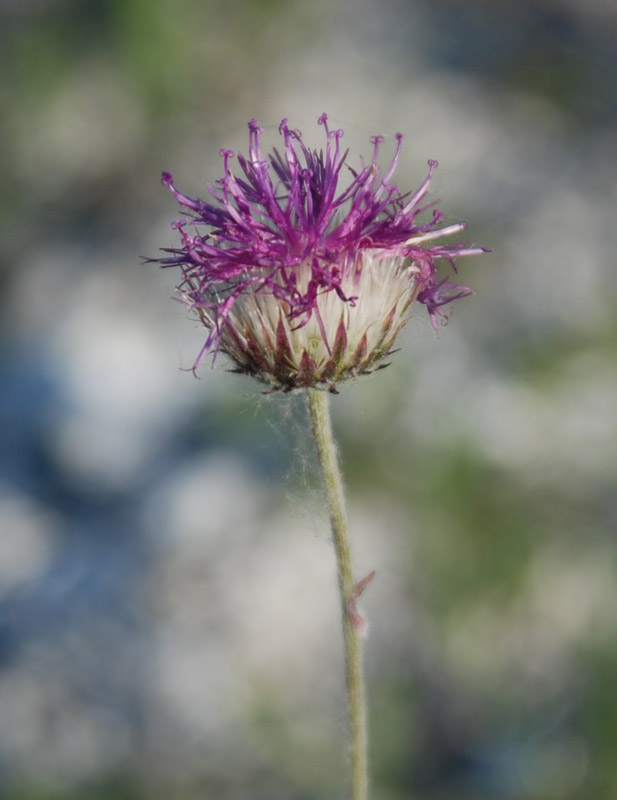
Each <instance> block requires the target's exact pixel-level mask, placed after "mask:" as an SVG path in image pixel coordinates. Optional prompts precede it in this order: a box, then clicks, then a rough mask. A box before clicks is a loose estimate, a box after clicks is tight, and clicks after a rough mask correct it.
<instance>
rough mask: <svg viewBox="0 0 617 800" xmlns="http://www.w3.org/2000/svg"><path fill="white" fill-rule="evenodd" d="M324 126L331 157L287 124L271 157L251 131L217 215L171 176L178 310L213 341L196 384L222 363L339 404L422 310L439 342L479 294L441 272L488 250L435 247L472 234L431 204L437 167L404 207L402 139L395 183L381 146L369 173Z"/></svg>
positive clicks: (228, 173) (213, 204)
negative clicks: (342, 385)
mask: <svg viewBox="0 0 617 800" xmlns="http://www.w3.org/2000/svg"><path fill="white" fill-rule="evenodd" d="M318 122H319V124H320V125H322V126H323V128H324V131H325V138H326V142H325V150H311V149H309V148H308V147H307V146H306V145H305V143H304V142H303V140H302V136H301V134H300V132H299V131H297V130H292V129H291V128H289V126H288V125H287V120H285V119H284V120H283V121H282V122H281V124H280V127H279V131H280V133H281V135H282V137H283V146H282V148H281V150H278V149H274V150H272V152H271V153H269V154H268V155H267V156H264V155H263V154H262V151H261V147H260V136H261V134H262V129H261V128H260V127H259V125H258V123H257V122H256V121H255V120H251V122H250V123H249V149H248V156H243V155H238V156H237V158H236V160H235V162H234V161H233V159H234V153H233V152H232V151H231V150H221V151H220V155H221V157H222V159H223V170H224V174H223V177H222V178H220V179H219V180H218V181H217V182H216V184H215V185H214V186H211V187H209V191H210V194H211V195H212V198H213V200H211V201H210V202H204V201H203V200H200V199H194V198H191V197H188V196H186V195H184V194H182V193H181V192H179V191H178V190H177V189H176V188H175V186H174V183H173V178H172V176H171V175H170V174H169V173H167V172H165V173H163V178H162V180H163V183H164V184H166V185H167V186H169V187H170V189H171V191H172V192H173V193H174V195H175V196H176V198H177V200H178V202H179V203H180V205H182V206H183V207H184V209H185V212H184V213H185V216H184V218H183V219H182V220H179V221H177V222H175V223H173V227H174V228H175V229H176V230H177V232H178V233H179V236H180V246H179V247H176V248H166V249H165V252H167V253H168V254H169V255H168V256H167V257H164V258H161V259H157V261H158V262H159V263H160V264H161V265H162V266H164V267H179V268H180V269H181V271H182V281H181V283H180V284H179V286H178V291H179V293H180V299H181V300H182V302H184V303H185V304H186V305H187V306H188V307H190V308H191V309H193V310H195V311H196V313H197V314H198V315H199V317H200V319H201V321H202V322H203V324H204V326H205V327H206V329H207V330H208V336H207V339H206V342H205V344H204V346H203V348H202V350H201V352H200V354H199V356H198V357H197V360H196V361H195V364H194V366H193V369H194V370H195V369H196V368H197V367H198V366H199V364H200V363H201V361H202V359H203V358H204V356H205V355H206V354H207V353H208V352H212V353H213V354H216V352H217V351H218V350H222V351H223V352H225V353H227V354H228V355H229V356H230V357H231V358H232V359H233V361H234V366H235V371H237V372H243V373H246V374H249V375H253V376H255V377H257V378H259V379H260V380H261V381H263V382H264V383H266V384H268V385H269V386H270V387H271V388H272V389H284V390H286V391H290V390H292V389H295V388H306V387H323V388H329V389H330V390H331V391H336V384H337V383H338V382H340V381H343V380H345V379H348V378H351V377H354V376H356V375H359V374H364V373H367V372H370V371H372V370H373V369H374V368H376V367H380V366H383V365H384V364H383V359H384V358H385V357H386V356H387V355H388V354H390V353H391V352H392V347H393V345H394V341H395V339H396V336H397V334H398V332H399V331H400V329H401V328H402V327H403V325H404V324H405V322H406V321H407V319H408V318H409V315H410V309H411V305H412V303H413V302H414V301H418V302H419V303H422V304H424V305H425V307H426V309H427V311H428V314H429V318H430V321H431V324H432V325H433V327H434V328H435V329H436V327H437V321H438V319H439V318H441V320H442V321H445V320H446V319H447V316H446V314H445V313H444V306H445V305H447V304H448V303H451V302H452V301H453V300H456V299H458V298H460V297H464V296H466V295H469V294H471V290H470V289H469V288H468V287H466V286H462V285H460V284H458V283H454V282H452V281H451V280H450V279H449V278H448V277H441V276H438V268H439V266H440V265H441V264H443V263H446V264H449V265H450V266H451V267H452V268H453V269H454V270H455V271H456V265H455V259H456V258H457V257H459V256H468V255H476V254H479V253H482V252H484V251H485V248H481V247H467V246H465V245H464V244H460V243H457V244H436V240H438V239H441V238H443V237H447V236H451V235H452V234H455V233H458V232H460V231H462V230H464V228H465V227H466V223H465V222H460V223H455V224H454V225H449V226H444V224H443V223H444V220H445V216H444V214H443V212H441V211H440V210H438V209H437V208H436V207H435V203H426V202H425V200H424V198H425V196H426V195H427V193H428V190H429V185H430V182H431V177H432V174H433V171H434V169H435V167H436V166H437V162H436V161H429V162H428V164H429V171H428V175H427V176H426V178H425V179H424V181H423V182H422V184H421V185H420V187H419V188H418V189H417V190H416V191H415V192H413V193H411V192H410V193H402V192H401V191H400V190H399V188H398V186H397V185H396V184H395V183H393V182H392V176H393V174H394V171H395V169H396V166H397V162H398V159H399V154H400V151H401V143H402V138H403V137H402V135H401V134H397V135H396V140H397V146H396V152H395V154H394V157H393V158H392V161H391V162H390V164H389V165H388V166H387V168H385V170H382V169H381V168H380V167H379V166H378V163H377V160H378V155H379V148H380V145H381V143H382V142H383V137H381V136H374V137H372V138H371V143H372V145H373V153H372V158H371V160H370V162H369V163H364V162H361V163H360V165H359V166H358V167H356V168H354V167H352V166H350V165H349V164H348V163H347V156H348V151H343V149H342V147H341V139H342V137H343V131H341V130H331V129H330V128H329V126H328V121H327V117H326V115H325V114H323V115H322V116H321V117H320V118H319V120H318ZM233 163H236V164H237V165H238V167H239V169H238V170H236V171H235V172H234V170H233V169H232V164H233ZM343 167H345V168H346V169H345V171H343ZM343 176H346V178H347V180H344V178H343ZM427 216H428V219H427ZM421 218H423V219H424V221H421Z"/></svg>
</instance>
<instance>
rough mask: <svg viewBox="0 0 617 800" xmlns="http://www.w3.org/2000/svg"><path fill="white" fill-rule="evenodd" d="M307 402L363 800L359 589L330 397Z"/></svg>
mask: <svg viewBox="0 0 617 800" xmlns="http://www.w3.org/2000/svg"><path fill="white" fill-rule="evenodd" d="M307 398H308V408H309V414H310V417H311V424H312V427H313V435H314V437H315V442H316V445H317V453H318V456H319V463H320V466H321V474H322V478H323V484H324V489H325V492H326V497H327V501H328V510H329V513H330V523H331V526H332V536H333V539H334V549H335V553H336V565H337V571H338V584H339V593H340V599H341V611H342V617H343V636H344V640H345V679H346V684H347V702H348V711H349V736H350V750H351V778H352V779H351V785H352V791H351V798H352V800H367V796H368V765H367V761H368V758H367V749H368V748H367V733H366V700H365V693H364V678H363V674H362V648H361V642H360V636H359V625H358V617H357V613H356V611H355V599H356V597H357V596H358V594H359V592H358V590H357V589H356V590H355V591H354V588H355V587H354V579H353V572H352V567H351V553H350V550H349V539H348V536H347V514H346V511H345V498H344V493H343V483H342V480H341V472H340V469H339V465H338V460H337V454H336V445H335V443H334V438H333V436H332V424H331V421H330V409H329V406H328V394H327V393H326V392H323V391H318V390H316V389H308V390H307Z"/></svg>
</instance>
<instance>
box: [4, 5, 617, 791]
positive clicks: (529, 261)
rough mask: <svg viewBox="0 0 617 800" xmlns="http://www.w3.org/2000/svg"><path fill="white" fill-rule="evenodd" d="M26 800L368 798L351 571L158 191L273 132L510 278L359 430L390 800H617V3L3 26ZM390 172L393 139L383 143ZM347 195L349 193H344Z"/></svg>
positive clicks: (15, 778) (387, 379)
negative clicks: (186, 273) (401, 202)
mask: <svg viewBox="0 0 617 800" xmlns="http://www.w3.org/2000/svg"><path fill="white" fill-rule="evenodd" d="M0 17H1V18H0V22H1V24H0V43H1V48H0V53H1V55H0V76H1V77H0V101H1V106H2V113H1V117H0V141H1V144H2V158H1V159H0V207H1V215H0V226H1V242H0V248H1V250H0V282H1V283H0V285H1V293H2V295H1V296H2V312H1V317H0V381H1V394H0V531H1V533H0V798H2V800H5V799H6V800H77V799H78V798H79V800H95V799H97V800H102V799H103V798H114V800H115V799H116V798H118V800H163V798H164V799H165V800H197V799H198V798H199V799H200V800H204V799H205V800H210V799H212V800H279V799H280V800H283V798H284V800H317V799H318V798H319V800H335V799H338V798H344V797H345V796H346V785H347V769H346V744H345V706H344V697H343V693H342V686H341V669H342V665H341V642H340V634H339V627H340V623H339V618H338V605H337V598H336V594H335V581H334V562H333V554H332V550H331V545H330V542H329V533H328V525H327V520H326V518H325V515H324V511H323V502H322V500H321V498H320V494H319V483H318V481H317V480H316V478H315V473H314V469H315V463H314V458H313V454H312V446H311V442H310V439H309V437H308V435H307V422H306V416H305V409H304V406H303V400H302V396H289V397H280V396H268V397H264V396H263V395H262V394H261V387H260V386H259V385H258V384H256V383H252V382H251V381H250V380H248V379H246V378H243V377H239V376H235V375H230V374H229V373H228V372H226V366H227V365H226V363H225V360H224V358H220V359H219V360H218V361H217V364H216V365H215V368H214V369H211V368H210V366H209V364H208V363H205V364H204V365H203V367H202V368H201V371H200V375H199V377H200V380H196V379H194V378H193V376H192V375H191V374H190V372H186V371H184V370H186V368H189V367H190V366H191V364H192V363H193V360H194V358H195V357H196V355H197V353H198V352H199V349H200V348H201V346H202V344H203V341H204V331H203V329H202V328H200V326H199V325H198V324H197V323H196V322H195V320H193V319H192V318H190V316H189V315H188V314H187V312H186V311H185V309H184V308H183V307H182V306H180V305H179V304H177V303H174V302H172V301H171V300H170V299H169V298H170V297H171V296H172V295H173V289H174V284H175V282H176V275H174V274H173V273H172V272H171V271H161V270H159V269H157V268H156V266H154V265H144V264H142V258H141V257H142V256H156V255H157V254H158V250H159V248H161V247H166V246H172V245H173V244H174V242H175V238H174V233H173V232H172V231H171V230H170V228H169V225H170V222H171V221H172V220H173V219H175V218H177V215H178V208H177V206H176V204H175V201H174V200H173V197H172V196H171V194H170V193H169V191H168V190H166V189H165V188H164V187H162V186H161V184H160V173H161V171H162V170H163V169H165V170H170V171H171V172H173V173H174V175H175V178H176V182H177V185H178V186H179V187H180V188H181V189H182V190H183V191H185V192H186V193H188V194H191V195H201V196H202V197H203V196H204V195H206V192H207V189H206V185H207V183H208V182H210V181H213V180H214V179H216V178H217V177H219V176H220V175H221V163H220V158H219V156H218V150H219V148H220V147H221V146H225V147H232V148H234V149H236V150H238V149H240V150H245V149H246V142H247V129H246V123H247V122H248V120H249V119H250V118H251V117H256V118H257V119H259V121H260V122H261V123H262V125H264V127H265V128H266V137H265V138H266V140H268V141H271V142H275V141H276V140H277V133H276V131H277V125H278V123H279V121H280V120H281V118H282V117H289V118H290V122H291V123H292V124H293V125H294V126H296V127H299V128H300V129H301V130H302V131H303V132H304V133H305V134H306V135H307V137H308V138H309V140H312V141H314V142H315V143H319V141H320V139H319V136H320V130H321V129H319V130H318V129H317V126H316V119H317V117H318V116H319V115H320V114H321V113H322V112H323V111H326V112H327V113H328V114H329V116H330V118H331V120H332V121H333V123H334V124H335V125H336V126H338V127H342V128H344V129H345V130H346V141H347V142H348V143H349V144H350V146H351V147H352V148H353V153H354V155H355V156H356V157H357V156H359V154H360V153H365V154H366V153H368V152H370V144H369V137H370V135H372V134H374V133H384V134H388V135H390V136H392V135H393V134H394V133H395V132H396V131H402V132H403V133H404V134H405V140H404V149H403V156H402V159H401V164H400V168H399V171H398V173H397V182H398V183H399V184H400V185H401V187H403V188H405V189H413V188H415V187H416V186H417V185H418V184H419V183H420V182H421V180H422V179H423V177H424V175H425V174H426V161H427V159H428V158H436V159H438V160H439V162H440V168H439V170H438V171H437V173H436V176H435V180H434V183H433V197H440V198H442V202H441V207H442V208H443V209H444V210H445V211H446V213H447V214H448V217H449V219H450V220H451V221H456V220H460V219H467V220H469V222H470V227H469V232H470V237H471V238H472V239H473V241H474V242H476V243H478V244H483V245H488V246H490V247H492V248H493V250H494V253H493V254H492V255H491V256H484V257H482V258H477V259H468V260H465V261H463V262H462V263H461V268H462V269H461V279H462V281H463V283H468V284H469V285H471V286H472V287H474V288H475V289H476V292H477V293H476V295H475V296H474V297H472V298H470V299H467V300H464V301H461V302H459V303H457V304H456V307H455V309H454V314H453V316H452V319H451V320H450V324H449V325H448V327H447V328H445V329H443V331H441V332H440V336H439V337H438V338H436V337H435V336H434V334H433V331H432V329H431V327H430V325H429V323H428V321H427V319H425V315H424V314H420V315H419V316H418V317H417V319H416V318H414V319H413V320H412V321H411V322H410V323H409V325H408V326H407V328H406V329H405V331H404V335H403V336H402V338H401V340H400V341H401V351H400V352H399V353H397V355H396V356H395V357H394V359H393V361H394V363H393V365H392V366H391V367H389V368H388V369H387V370H385V371H383V372H380V373H378V374H376V375H373V376H370V377H368V378H366V379H364V380H362V381H359V382H357V383H356V384H353V385H349V386H346V387H344V388H343V390H342V392H341V394H340V395H339V396H337V397H336V398H333V404H332V405H333V410H334V411H333V413H334V415H335V420H334V421H335V427H336V432H337V435H338V437H339V441H340V446H341V453H342V461H343V466H344V470H345V474H346V479H347V483H348V489H349V504H350V516H351V525H352V536H353V544H354V548H355V559H356V563H357V574H358V575H359V576H362V575H364V574H366V573H367V572H369V571H370V570H372V569H376V570H377V577H376V578H375V581H374V582H373V584H372V585H371V587H370V589H369V590H368V591H367V593H366V596H365V599H364V601H363V606H364V612H365V613H366V615H367V616H368V618H369V619H370V632H369V637H368V640H367V645H366V669H367V680H368V684H369V696H370V717H371V736H372V745H371V746H372V752H371V761H372V765H373V787H374V798H375V800H409V798H413V799H414V800H578V799H579V798H580V799H581V800H583V798H584V799H585V800H588V798H592V799H593V800H605V799H606V800H610V799H611V798H614V797H616V796H617V580H616V577H615V576H616V567H617V550H616V547H615V535H616V531H615V528H616V524H617V496H616V492H615V477H616V472H617V417H616V413H615V412H616V409H617V364H616V360H615V356H616V354H617V315H616V313H615V312H616V310H617V292H616V289H615V281H614V273H615V251H616V248H617V227H616V225H615V206H616V203H615V201H616V200H617V157H616V156H617V56H616V54H617V6H615V3H614V2H613V0H587V2H585V3H580V2H577V0H500V1H499V2H490V3H489V2H488V0H468V2H466V3H464V4H463V3H457V2H455V0H436V1H435V0H432V1H431V2H429V0H408V1H407V2H406V1H405V0H380V1H379V2H377V0H356V1H355V2H354V0H328V1H326V0H314V1H312V2H310V3H309V2H306V0H285V1H284V0H257V1H252V2H251V1H250V0H230V2H225V3H224V2H215V0H204V1H203V2H199V0H88V1H86V0H80V1H79V0H0ZM389 142H392V139H390V140H389ZM352 161H353V157H352Z"/></svg>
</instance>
